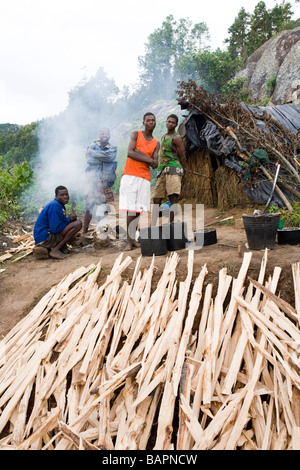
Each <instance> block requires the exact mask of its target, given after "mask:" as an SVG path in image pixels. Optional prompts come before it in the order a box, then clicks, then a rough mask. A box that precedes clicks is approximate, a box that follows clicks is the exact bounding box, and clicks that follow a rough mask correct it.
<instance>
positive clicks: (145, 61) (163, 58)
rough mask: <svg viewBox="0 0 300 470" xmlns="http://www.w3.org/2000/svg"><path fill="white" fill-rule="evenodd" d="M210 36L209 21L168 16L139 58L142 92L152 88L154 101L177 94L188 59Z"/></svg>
mask: <svg viewBox="0 0 300 470" xmlns="http://www.w3.org/2000/svg"><path fill="white" fill-rule="evenodd" d="M204 36H205V37H208V28H207V26H206V25H205V23H198V24H196V25H193V23H192V21H191V20H190V19H188V18H186V19H183V18H181V19H180V20H179V21H175V20H174V17H173V15H169V16H167V18H166V19H165V21H163V23H162V26H161V27H160V28H157V29H156V30H155V31H154V32H153V33H152V34H150V36H149V37H148V40H147V43H146V44H145V54H144V55H143V56H140V57H139V59H138V60H139V71H140V76H139V78H140V83H141V88H140V91H141V90H143V91H146V90H149V91H150V97H151V101H155V100H157V99H159V98H161V97H164V98H166V99H170V98H171V97H173V96H175V95H174V90H175V88H176V86H177V80H179V79H183V74H184V73H185V71H184V68H183V66H182V64H183V63H185V60H184V59H185V58H187V57H190V56H191V54H193V52H194V50H195V49H197V44H199V41H203V38H204Z"/></svg>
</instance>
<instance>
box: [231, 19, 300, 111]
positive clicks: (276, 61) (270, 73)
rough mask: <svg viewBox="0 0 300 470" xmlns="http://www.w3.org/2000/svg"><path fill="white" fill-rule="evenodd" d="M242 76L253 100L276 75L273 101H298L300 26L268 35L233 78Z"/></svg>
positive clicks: (281, 102) (262, 94) (265, 95)
mask: <svg viewBox="0 0 300 470" xmlns="http://www.w3.org/2000/svg"><path fill="white" fill-rule="evenodd" d="M240 77H245V78H246V84H247V87H248V88H249V89H250V90H251V92H252V95H251V98H252V100H253V101H256V102H258V101H260V100H262V99H264V98H266V97H267V89H266V85H267V82H268V80H270V79H272V78H274V77H276V84H275V88H274V91H273V95H272V102H273V104H284V103H293V104H298V103H299V102H300V27H298V28H295V29H293V30H291V31H283V32H282V33H280V34H278V35H277V36H276V37H275V38H272V39H269V41H267V42H266V43H265V44H263V45H262V46H261V47H260V48H259V49H258V50H257V51H255V52H254V53H253V54H252V55H251V56H250V57H249V58H248V59H247V62H246V66H245V68H244V69H243V70H241V71H240V72H239V73H238V74H237V76H236V78H240Z"/></svg>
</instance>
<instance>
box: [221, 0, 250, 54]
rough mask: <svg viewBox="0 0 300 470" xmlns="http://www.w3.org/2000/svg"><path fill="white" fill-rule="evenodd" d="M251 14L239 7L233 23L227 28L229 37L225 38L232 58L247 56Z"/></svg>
mask: <svg viewBox="0 0 300 470" xmlns="http://www.w3.org/2000/svg"><path fill="white" fill-rule="evenodd" d="M250 19H251V16H250V14H249V13H247V12H246V10H245V8H244V7H243V8H241V9H240V11H239V13H238V15H237V17H236V18H235V20H234V22H233V24H232V25H231V26H230V28H229V29H228V33H229V34H230V36H229V38H227V39H225V41H224V42H225V44H226V43H227V44H228V50H229V52H230V54H231V56H232V58H236V57H241V58H242V60H243V61H244V60H245V59H246V58H247V57H248V35H249V31H250Z"/></svg>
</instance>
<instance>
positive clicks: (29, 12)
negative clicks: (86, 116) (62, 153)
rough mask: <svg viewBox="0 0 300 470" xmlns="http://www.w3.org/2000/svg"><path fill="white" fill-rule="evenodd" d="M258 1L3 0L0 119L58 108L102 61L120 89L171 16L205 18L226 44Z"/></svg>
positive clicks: (23, 119) (217, 42) (22, 120)
mask: <svg viewBox="0 0 300 470" xmlns="http://www.w3.org/2000/svg"><path fill="white" fill-rule="evenodd" d="M258 1H259V0H248V1H247V2H246V1H245V0H230V2H225V1H224V0H209V1H205V2H204V1H200V0H188V1H184V0H173V1H165V0H152V1H150V2H141V1H140V0H110V1H109V0H108V1H103V0H9V1H7V0H0V2H1V9H0V12H1V15H0V18H1V20H0V124H2V123H8V122H9V123H17V124H28V123H30V122H32V121H36V120H39V119H42V118H44V117H48V116H53V115H56V114H58V113H60V112H61V111H63V110H64V109H65V107H66V105H67V103H68V92H69V91H70V90H71V89H72V88H73V87H74V86H76V85H77V84H78V83H79V82H80V81H81V80H82V79H83V78H84V77H86V78H87V79H88V78H90V77H91V76H93V75H94V74H95V72H96V71H97V69H98V68H99V67H103V68H104V70H105V72H106V73H107V75H108V76H109V78H113V79H114V80H115V81H116V83H117V85H118V86H120V87H122V86H123V85H131V84H133V83H135V82H136V81H137V80H138V69H137V65H138V56H139V55H143V54H144V45H145V43H146V42H147V38H148V36H149V35H150V34H151V33H152V32H153V31H154V30H155V29H156V28H158V27H160V26H161V25H162V22H163V21H164V20H165V18H166V17H167V16H168V15H170V14H172V15H173V16H174V18H175V20H179V19H180V18H189V19H191V20H192V22H193V24H195V23H200V22H202V21H203V22H205V23H206V24H207V26H208V28H209V31H210V37H211V40H210V42H209V43H208V45H209V46H210V47H211V48H212V49H213V50H214V49H216V48H217V47H220V48H224V44H223V41H224V39H225V38H226V37H227V36H228V33H227V30H228V28H229V27H230V26H231V24H232V23H233V21H234V18H235V17H236V16H237V14H238V12H239V10H240V9H241V8H242V7H243V6H244V8H245V9H246V11H248V12H249V13H253V10H254V7H255V5H257V3H258ZM265 3H266V5H267V7H268V8H271V7H273V6H275V1H274V0H265ZM292 4H293V11H294V12H295V18H297V17H299V16H300V6H299V4H295V3H294V2H292Z"/></svg>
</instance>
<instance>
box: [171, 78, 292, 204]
mask: <svg viewBox="0 0 300 470" xmlns="http://www.w3.org/2000/svg"><path fill="white" fill-rule="evenodd" d="M189 86H190V84H189ZM196 91H199V90H196ZM193 93H194V95H195V90H194V89H193ZM201 93H202V95H201V98H202V100H201V101H200V104H198V103H196V104H195V101H194V102H193V103H191V102H189V101H187V100H179V104H180V105H181V109H185V110H186V111H187V114H186V115H185V119H184V121H183V122H182V123H181V125H180V126H179V132H180V134H181V135H182V137H183V139H184V142H185V147H186V153H187V172H186V174H185V176H184V180H183V188H182V194H181V197H182V198H183V199H195V200H196V201H197V202H201V203H203V204H206V205H207V206H214V207H219V208H228V207H230V206H233V205H241V206H246V205H247V204H253V203H255V204H265V203H266V202H267V200H268V199H269V196H270V194H271V190H272V186H273V179H274V174H275V172H276V165H277V164H278V163H280V164H281V169H280V177H279V178H278V183H277V186H276V191H275V192H274V195H273V198H272V200H271V205H275V206H277V207H288V206H289V205H290V202H291V201H293V200H295V199H296V200H299V199H300V155H299V153H300V148H299V138H298V137H299V128H300V106H295V105H289V104H286V105H280V106H269V107H261V106H248V105H246V104H244V103H232V102H227V103H225V104H224V105H223V104H222V103H221V104H220V102H217V99H216V98H212V97H211V96H209V95H208V94H204V92H203V91H202V90H201ZM210 105H211V107H210ZM297 142H298V143H297ZM256 149H264V151H265V152H266V153H267V152H268V155H269V158H268V159H267V162H264V163H262V162H258V163H257V162H256V160H255V159H254V160H253V158H252V157H253V154H254V153H255V151H256ZM287 154H288V155H287Z"/></svg>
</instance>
